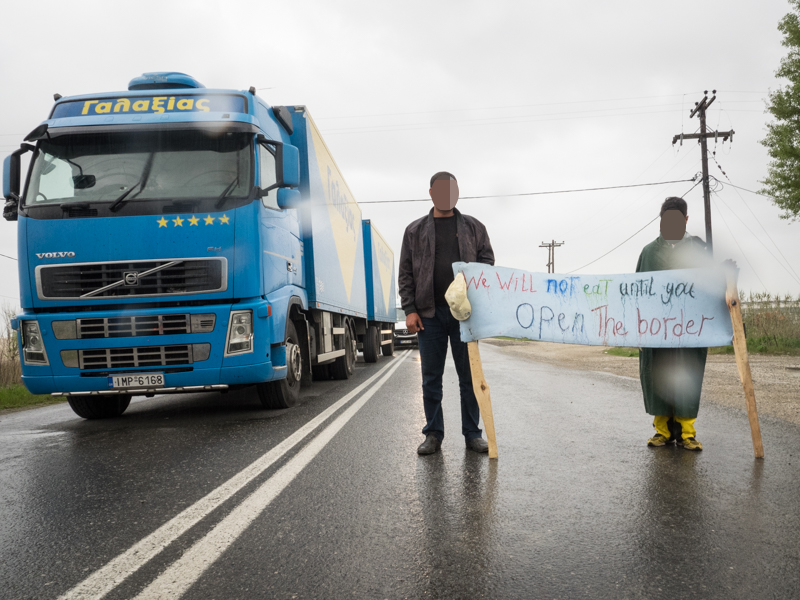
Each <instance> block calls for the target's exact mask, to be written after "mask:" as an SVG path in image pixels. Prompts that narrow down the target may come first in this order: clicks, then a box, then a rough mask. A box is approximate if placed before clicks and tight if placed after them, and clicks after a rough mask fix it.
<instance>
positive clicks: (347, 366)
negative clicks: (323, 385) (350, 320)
mask: <svg viewBox="0 0 800 600" xmlns="http://www.w3.org/2000/svg"><path fill="white" fill-rule="evenodd" d="M356 352H357V350H356V345H355V344H354V343H353V334H352V333H351V332H350V327H349V326H347V325H345V328H344V356H340V357H339V358H337V359H336V360H335V361H333V363H332V364H331V366H330V369H331V375H333V378H334V379H349V378H350V376H351V375H352V374H353V370H354V369H355V366H356Z"/></svg>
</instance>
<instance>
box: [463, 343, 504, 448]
mask: <svg viewBox="0 0 800 600" xmlns="http://www.w3.org/2000/svg"><path fill="white" fill-rule="evenodd" d="M467 348H469V367H470V369H471V370H472V389H473V390H475V397H476V398H477V399H478V407H479V408H480V409H481V416H482V417H483V425H484V427H486V441H487V442H489V458H497V439H496V438H495V435H494V415H493V414H492V396H491V394H490V393H489V384H488V383H486V378H485V377H484V376H483V364H482V363H481V353H480V351H479V350H478V342H468V343H467Z"/></svg>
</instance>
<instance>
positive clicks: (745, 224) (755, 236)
mask: <svg viewBox="0 0 800 600" xmlns="http://www.w3.org/2000/svg"><path fill="white" fill-rule="evenodd" d="M714 195H715V196H716V197H717V199H718V200H719V201H720V202H722V205H723V206H724V207H725V208H727V209H728V210H729V211H731V212H732V213H733V216H734V217H736V218H737V219H739V221H741V223H742V225H744V227H745V229H747V231H749V232H750V235H752V236H753V237H754V238H755V239H756V241H757V242H758V243H759V244H761V245H762V246H764V249H765V250H766V251H767V252H769V255H770V256H771V257H772V258H774V259H775V262H777V263H778V264H779V265H780V266H781V267H783V270H784V271H786V272H787V273H789V277H791V278H792V279H794V280H795V281H796V282H797V283H800V279H798V278H797V276H796V275H794V274H793V273H792V272H791V271H790V270H789V269H787V268H786V265H784V264H783V263H782V262H781V261H779V260H778V257H777V256H775V255H774V254H773V253H772V250H770V249H769V247H767V245H766V244H765V243H764V242H762V241H761V238H759V237H758V236H757V235H756V234H755V233H753V230H752V229H750V228H749V227H748V226H747V223H745V222H744V221H743V220H742V218H741V217H740V216H739V215H737V214H736V212H735V211H734V210H733V209H732V208H731V207H730V206H728V205H727V204H726V202H725V201H724V200H723V199H722V197H721V196H720V195H719V194H718V193H717V192H716V191H715V192H714ZM721 214H722V213H721V212H720V215H721ZM731 235H733V234H731ZM774 243H775V242H773V244H774ZM736 245H737V246H738V245H739V243H738V242H737V243H736ZM739 249H740V250H741V247H739ZM759 281H761V280H760V279H759ZM765 289H766V288H765Z"/></svg>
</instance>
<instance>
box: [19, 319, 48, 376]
mask: <svg viewBox="0 0 800 600" xmlns="http://www.w3.org/2000/svg"><path fill="white" fill-rule="evenodd" d="M22 357H23V359H24V360H25V363H26V364H29V365H47V364H49V363H48V361H47V352H46V351H45V349H44V342H43V341H42V332H41V330H40V329H39V322H38V321H22Z"/></svg>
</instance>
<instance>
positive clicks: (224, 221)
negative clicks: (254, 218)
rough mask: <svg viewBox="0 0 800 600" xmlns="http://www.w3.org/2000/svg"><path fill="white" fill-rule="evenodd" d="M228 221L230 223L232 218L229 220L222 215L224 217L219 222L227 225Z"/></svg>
mask: <svg viewBox="0 0 800 600" xmlns="http://www.w3.org/2000/svg"><path fill="white" fill-rule="evenodd" d="M228 221H230V218H228V215H222V216H221V217H220V218H219V222H220V223H224V224H225V225H227V224H228Z"/></svg>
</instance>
